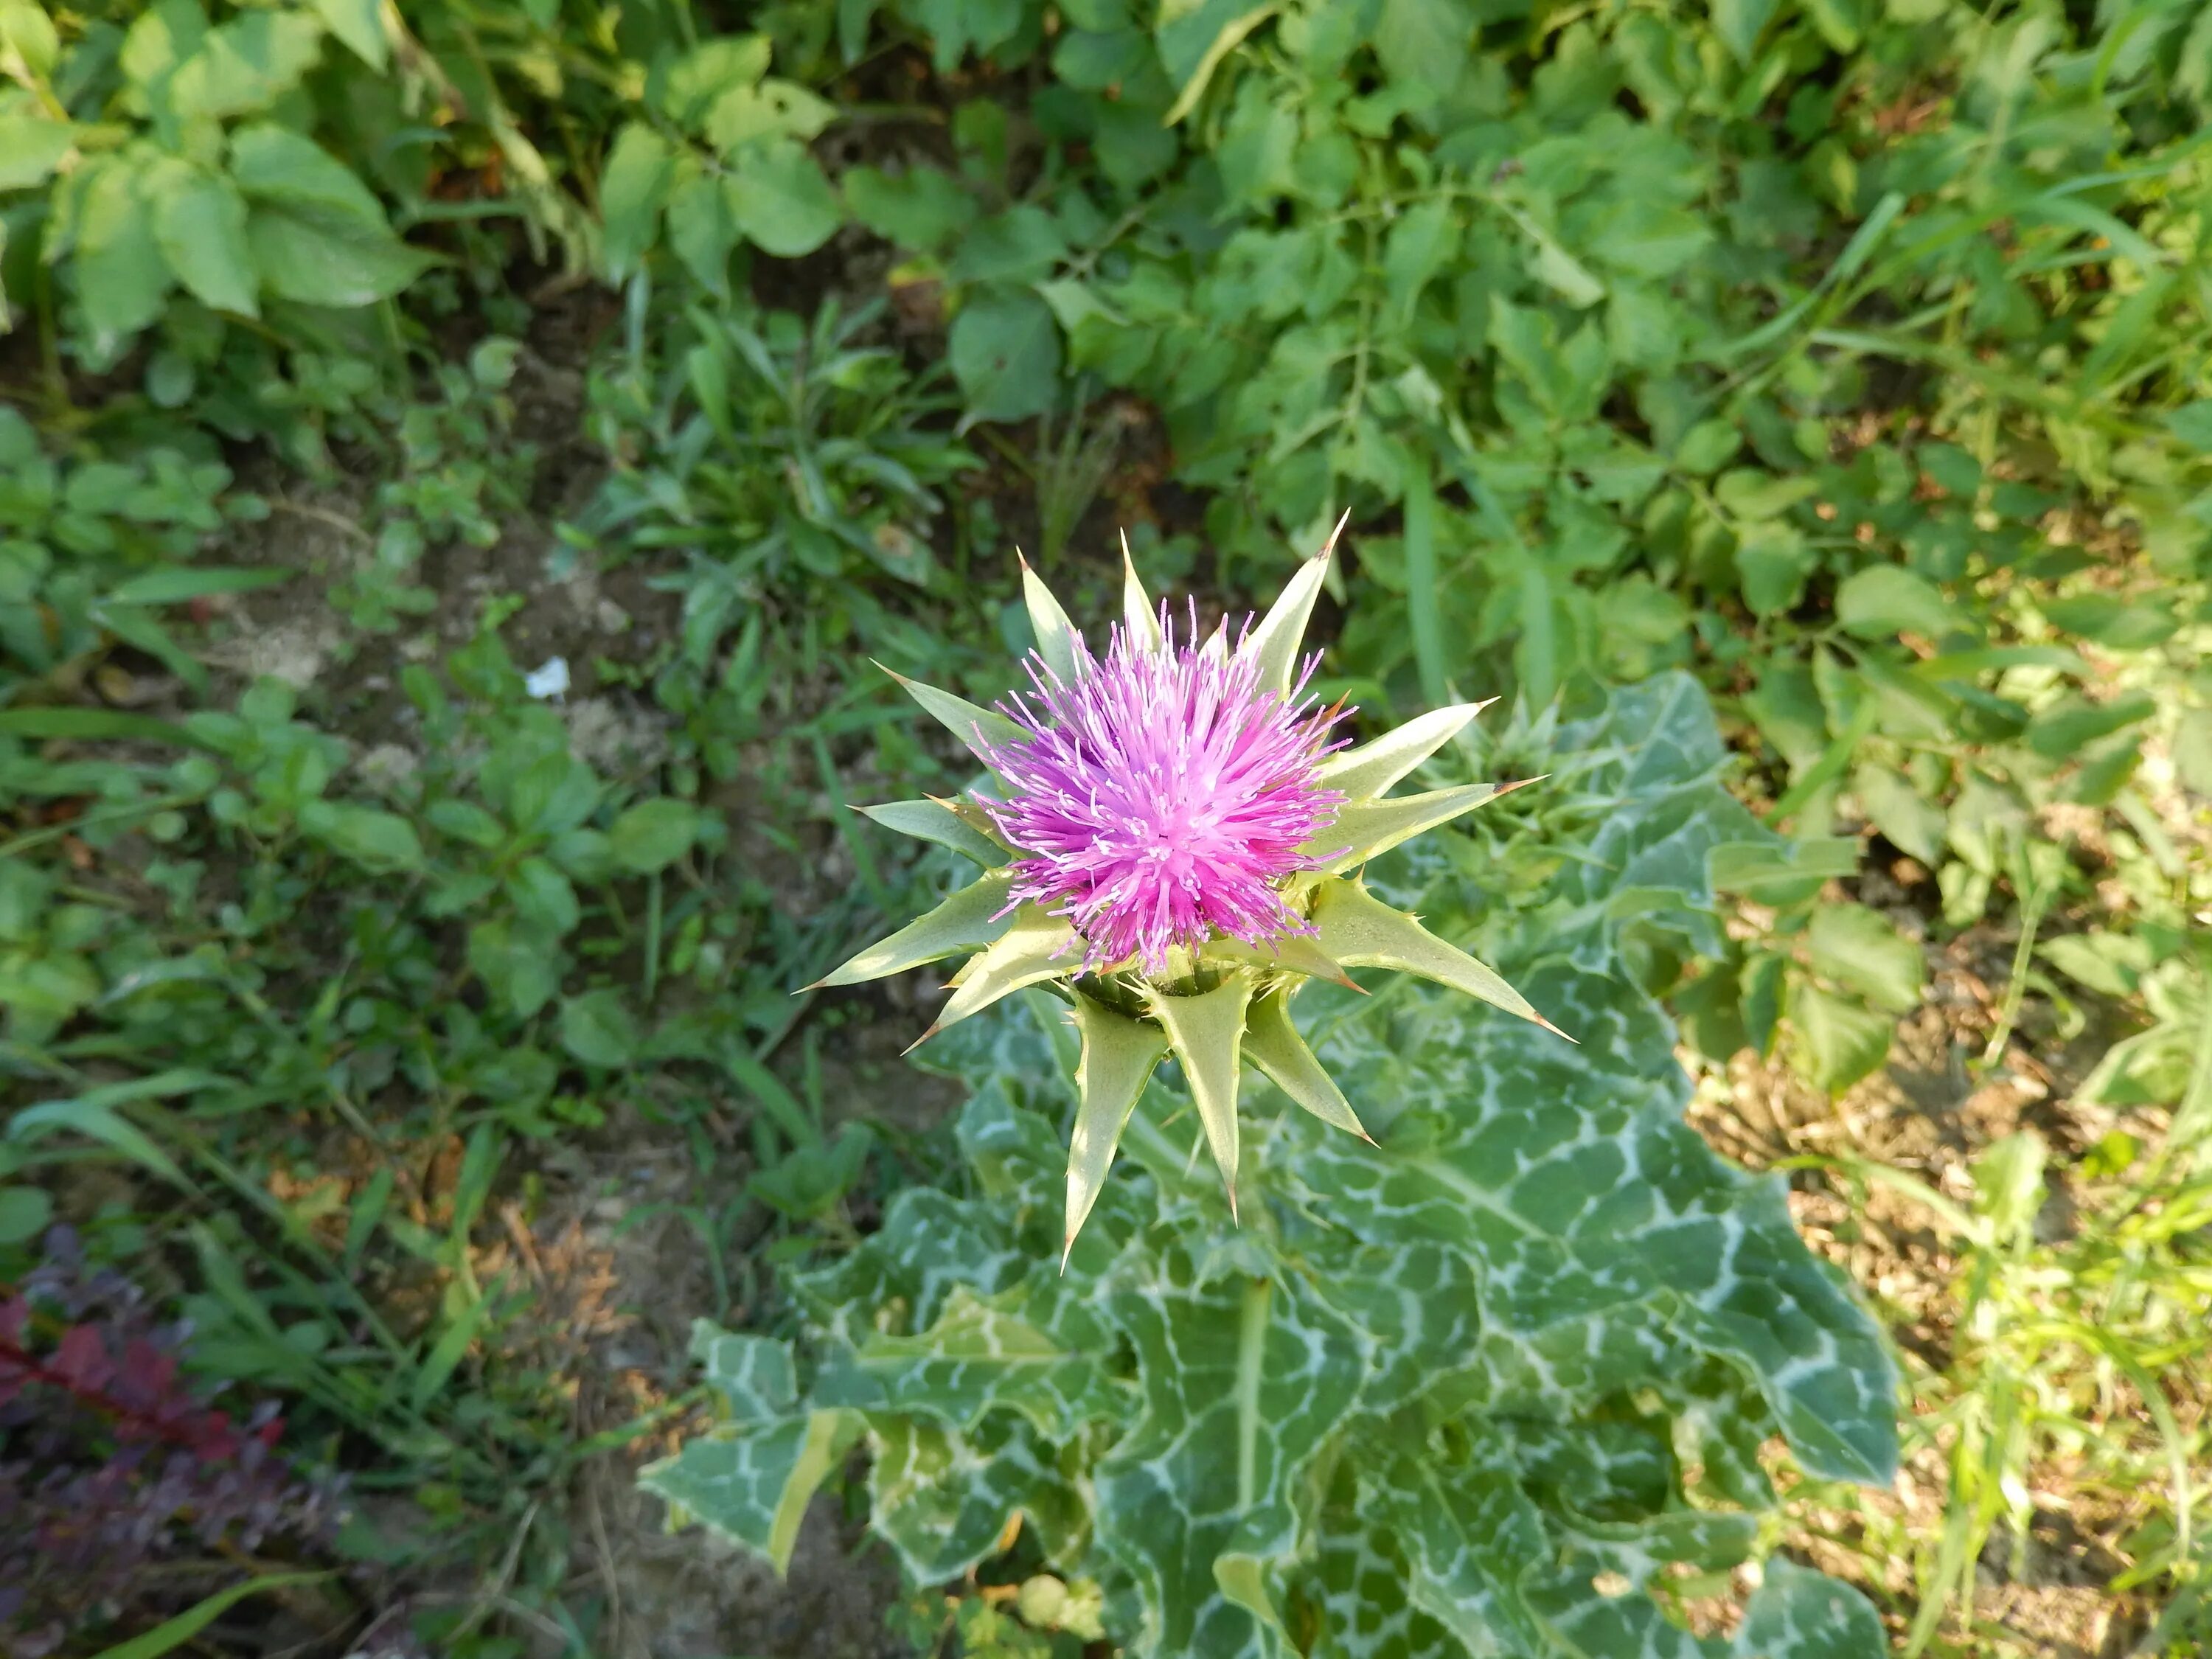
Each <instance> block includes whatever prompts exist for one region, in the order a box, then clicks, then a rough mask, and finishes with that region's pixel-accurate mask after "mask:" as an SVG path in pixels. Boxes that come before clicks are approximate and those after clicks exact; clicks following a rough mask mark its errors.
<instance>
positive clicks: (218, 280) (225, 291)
mask: <svg viewBox="0 0 2212 1659" xmlns="http://www.w3.org/2000/svg"><path fill="white" fill-rule="evenodd" d="M147 193H148V194H149V195H150V196H151V197H153V199H154V235H155V240H156V241H158V242H159V243H160V244H161V257H162V258H164V259H166V260H167V261H168V264H169V269H170V270H172V271H173V272H174V273H175V274H176V278H177V280H178V281H179V283H183V284H184V287H185V291H186V292H187V293H189V294H191V296H192V297H193V298H194V299H196V300H197V301H199V302H200V303H201V304H203V305H204V306H207V307H210V308H211V309H213V310H216V311H234V312H236V313H238V314H239V315H240V316H242V317H258V316H259V315H260V314H261V311H260V306H259V303H258V301H257V300H256V298H255V294H256V291H257V289H258V287H259V284H260V277H259V274H258V272H257V271H256V270H255V269H254V265H253V254H252V249H251V248H249V247H248V246H246V198H245V197H242V196H240V194H239V193H238V189H237V187H236V186H235V185H233V184H232V183H231V182H230V180H229V179H226V178H224V177H223V176H222V174H221V173H210V172H209V171H208V170H207V169H206V168H205V167H194V166H192V165H191V163H190V162H187V161H177V160H175V159H173V158H167V157H165V158H164V159H163V160H162V161H161V162H159V163H157V164H156V165H155V168H154V170H153V171H152V172H151V173H149V175H148V182H147Z"/></svg>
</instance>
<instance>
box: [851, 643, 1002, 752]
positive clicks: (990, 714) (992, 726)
mask: <svg viewBox="0 0 2212 1659" xmlns="http://www.w3.org/2000/svg"><path fill="white" fill-rule="evenodd" d="M876 666H877V667H878V668H883V665H882V664H881V663H878V664H877V665H876ZM884 673H886V674H890V677H891V678H893V679H895V680H896V681H897V682H898V683H899V684H900V685H901V686H902V687H904V688H905V690H906V694H907V696H909V697H912V698H913V699H914V700H915V702H918V703H920V704H921V706H922V707H923V708H925V709H927V710H928V712H929V714H930V715H931V717H932V718H933V719H934V720H936V721H937V722H938V724H939V725H940V726H943V727H944V728H945V730H946V731H948V732H951V733H952V735H953V736H954V737H956V738H959V739H960V741H961V742H963V744H967V745H968V750H969V753H970V754H972V755H974V756H975V758H976V759H977V760H980V761H981V762H982V763H983V764H984V765H986V766H988V765H990V764H991V750H993V749H1012V748H1016V747H1018V746H1019V745H1020V744H1023V743H1024V742H1026V741H1027V740H1028V734H1027V733H1026V732H1024V731H1023V730H1022V728H1021V727H1020V726H1017V725H1015V724H1014V723H1013V721H1012V720H1008V719H1007V718H1006V716H1005V715H1004V714H1000V713H999V712H998V711H997V710H996V709H991V708H977V707H976V706H975V704H974V703H972V702H969V701H968V700H967V698H965V697H962V696H955V695H954V694H953V693H951V692H950V691H940V690H938V689H937V688H936V687H935V686H933V685H924V684H922V683H921V681H920V680H910V679H908V678H907V677H906V676H905V675H903V674H900V673H895V672H893V671H891V670H890V669H888V668H884Z"/></svg>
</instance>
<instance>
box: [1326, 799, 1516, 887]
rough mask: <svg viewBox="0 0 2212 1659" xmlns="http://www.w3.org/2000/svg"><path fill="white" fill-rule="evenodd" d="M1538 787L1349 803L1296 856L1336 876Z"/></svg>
mask: <svg viewBox="0 0 2212 1659" xmlns="http://www.w3.org/2000/svg"><path fill="white" fill-rule="evenodd" d="M1541 781H1542V780H1541V779H1538V778H1522V779H1519V780H1517V781H1515V782H1512V783H1468V784H1462V785H1461V786H1460V787H1458V788H1456V789H1434V790H1431V791H1430V792H1429V793H1426V794H1423V795H1403V796H1400V797H1398V798H1397V799H1393V800H1364V801H1354V802H1352V803H1350V804H1349V805H1346V806H1344V807H1343V808H1342V809H1340V811H1338V813H1337V815H1336V817H1335V819H1334V821H1333V822H1332V823H1329V824H1328V827H1327V828H1326V829H1321V830H1319V831H1317V832H1316V834H1315V836H1314V837H1313V838H1312V839H1311V840H1310V841H1309V842H1306V844H1305V845H1304V847H1301V848H1299V849H1298V851H1299V852H1300V853H1301V854H1304V856H1306V857H1308V858H1313V859H1320V860H1325V861H1324V862H1322V863H1320V864H1317V865H1316V866H1314V867H1315V868H1316V869H1317V870H1320V871H1322V872H1324V873H1328V874H1339V873H1341V872H1344V871H1346V870H1350V869H1352V868H1353V867H1355V866H1358V865H1362V864H1364V863H1366V862H1367V860H1370V859H1371V858H1375V857H1377V856H1379V855H1380V854H1384V853H1387V852H1389V850H1390V849H1391V848H1394V847H1395V846H1397V845H1398V844H1399V843H1400V842H1407V841H1411V840H1412V839H1413V837H1414V836H1418V835H1421V834H1424V833H1425V832H1426V831H1428V830H1431V829H1435V828H1436V827H1437V825H1438V824H1441V823H1450V822H1451V821H1452V819H1454V818H1455V817H1459V816H1461V815H1462V813H1466V812H1471V811H1474V809H1475V808H1476V807H1478V806H1485V805H1488V804H1489V803H1490V802H1492V801H1493V800H1496V799H1498V797H1499V796H1500V795H1505V794H1510V793H1512V792H1513V791H1514V790H1516V789H1519V788H1522V787H1525V786H1526V785H1528V784H1531V783H1537V782H1541Z"/></svg>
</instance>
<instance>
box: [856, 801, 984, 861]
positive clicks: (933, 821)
mask: <svg viewBox="0 0 2212 1659" xmlns="http://www.w3.org/2000/svg"><path fill="white" fill-rule="evenodd" d="M853 810H854V811H856V812H859V813H860V814H861V815H862V816H864V817H869V818H872V819H874V820H875V821H876V822H877V823H880V824H882V825H883V826H884V829H896V830H897V831H898V833H899V834H901V835H902V836H913V837H914V838H915V840H916V841H927V842H935V843H936V844H937V845H938V846H939V847H949V848H951V849H952V850H953V851H954V852H956V853H958V854H961V855H962V856H963V858H970V859H973V860H975V862H976V863H978V864H980V865H981V866H983V867H984V868H985V869H987V870H994V869H996V868H997V867H998V866H1000V865H1002V864H1004V863H1005V862H1006V860H1007V858H1008V856H1009V854H1008V852H1007V849H1006V847H1005V846H1004V845H1003V844H1002V843H1001V842H998V841H997V840H995V839H994V838H993V836H992V835H991V834H990V832H989V830H988V829H987V828H986V827H984V826H987V824H988V823H989V822H990V820H989V819H987V818H985V819H983V824H982V825H979V824H978V823H976V822H975V818H974V817H969V814H968V813H966V812H963V811H961V810H960V804H959V803H958V802H956V801H949V800H939V799H937V798H936V797H935V796H933V795H932V796H927V797H925V798H924V799H921V800H890V801H885V802H884V803H883V804H882V805H879V806H856V807H854V809H853ZM975 816H976V817H981V813H978V814H976V815H975Z"/></svg>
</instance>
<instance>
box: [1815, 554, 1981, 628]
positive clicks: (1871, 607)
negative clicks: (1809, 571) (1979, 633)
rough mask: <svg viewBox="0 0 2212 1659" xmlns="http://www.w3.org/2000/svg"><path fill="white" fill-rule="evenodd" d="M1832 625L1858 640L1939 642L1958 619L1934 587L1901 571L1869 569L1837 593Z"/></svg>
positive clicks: (1915, 573) (1855, 575)
mask: <svg viewBox="0 0 2212 1659" xmlns="http://www.w3.org/2000/svg"><path fill="white" fill-rule="evenodd" d="M1836 620H1837V621H1838V623H1842V624H1843V627H1844V631H1845V632H1846V633H1850V634H1855V635H1858V636H1859V637H1860V638H1861V639H1869V640H1879V639H1893V638H1895V637H1896V636H1897V635H1899V634H1918V635H1922V636H1923V638H1926V639H1929V640H1933V641H1941V640H1942V638H1943V636H1944V635H1947V634H1949V633H1950V632H1952V631H1953V630H1954V629H1955V628H1956V627H1957V625H1958V617H1957V613H1956V612H1954V611H1953V609H1952V607H1951V603H1950V601H1949V600H1948V599H1945V598H1944V597H1943V595H1942V591H1941V590H1940V589H1938V588H1937V587H1936V584H1935V583H1933V582H1931V581H1929V580H1928V578H1927V577H1925V576H1923V575H1922V574H1920V573H1919V572H1918V571H1917V570H1907V569H1906V568H1905V567H1904V566H1903V565H1896V564H1877V565H1869V567H1868V568H1866V569H1864V570H1860V571H1855V572H1853V573H1852V574H1850V575H1849V576H1847V577H1845V578H1844V581H1843V585H1842V586H1839V587H1838V588H1837V589H1836Z"/></svg>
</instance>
